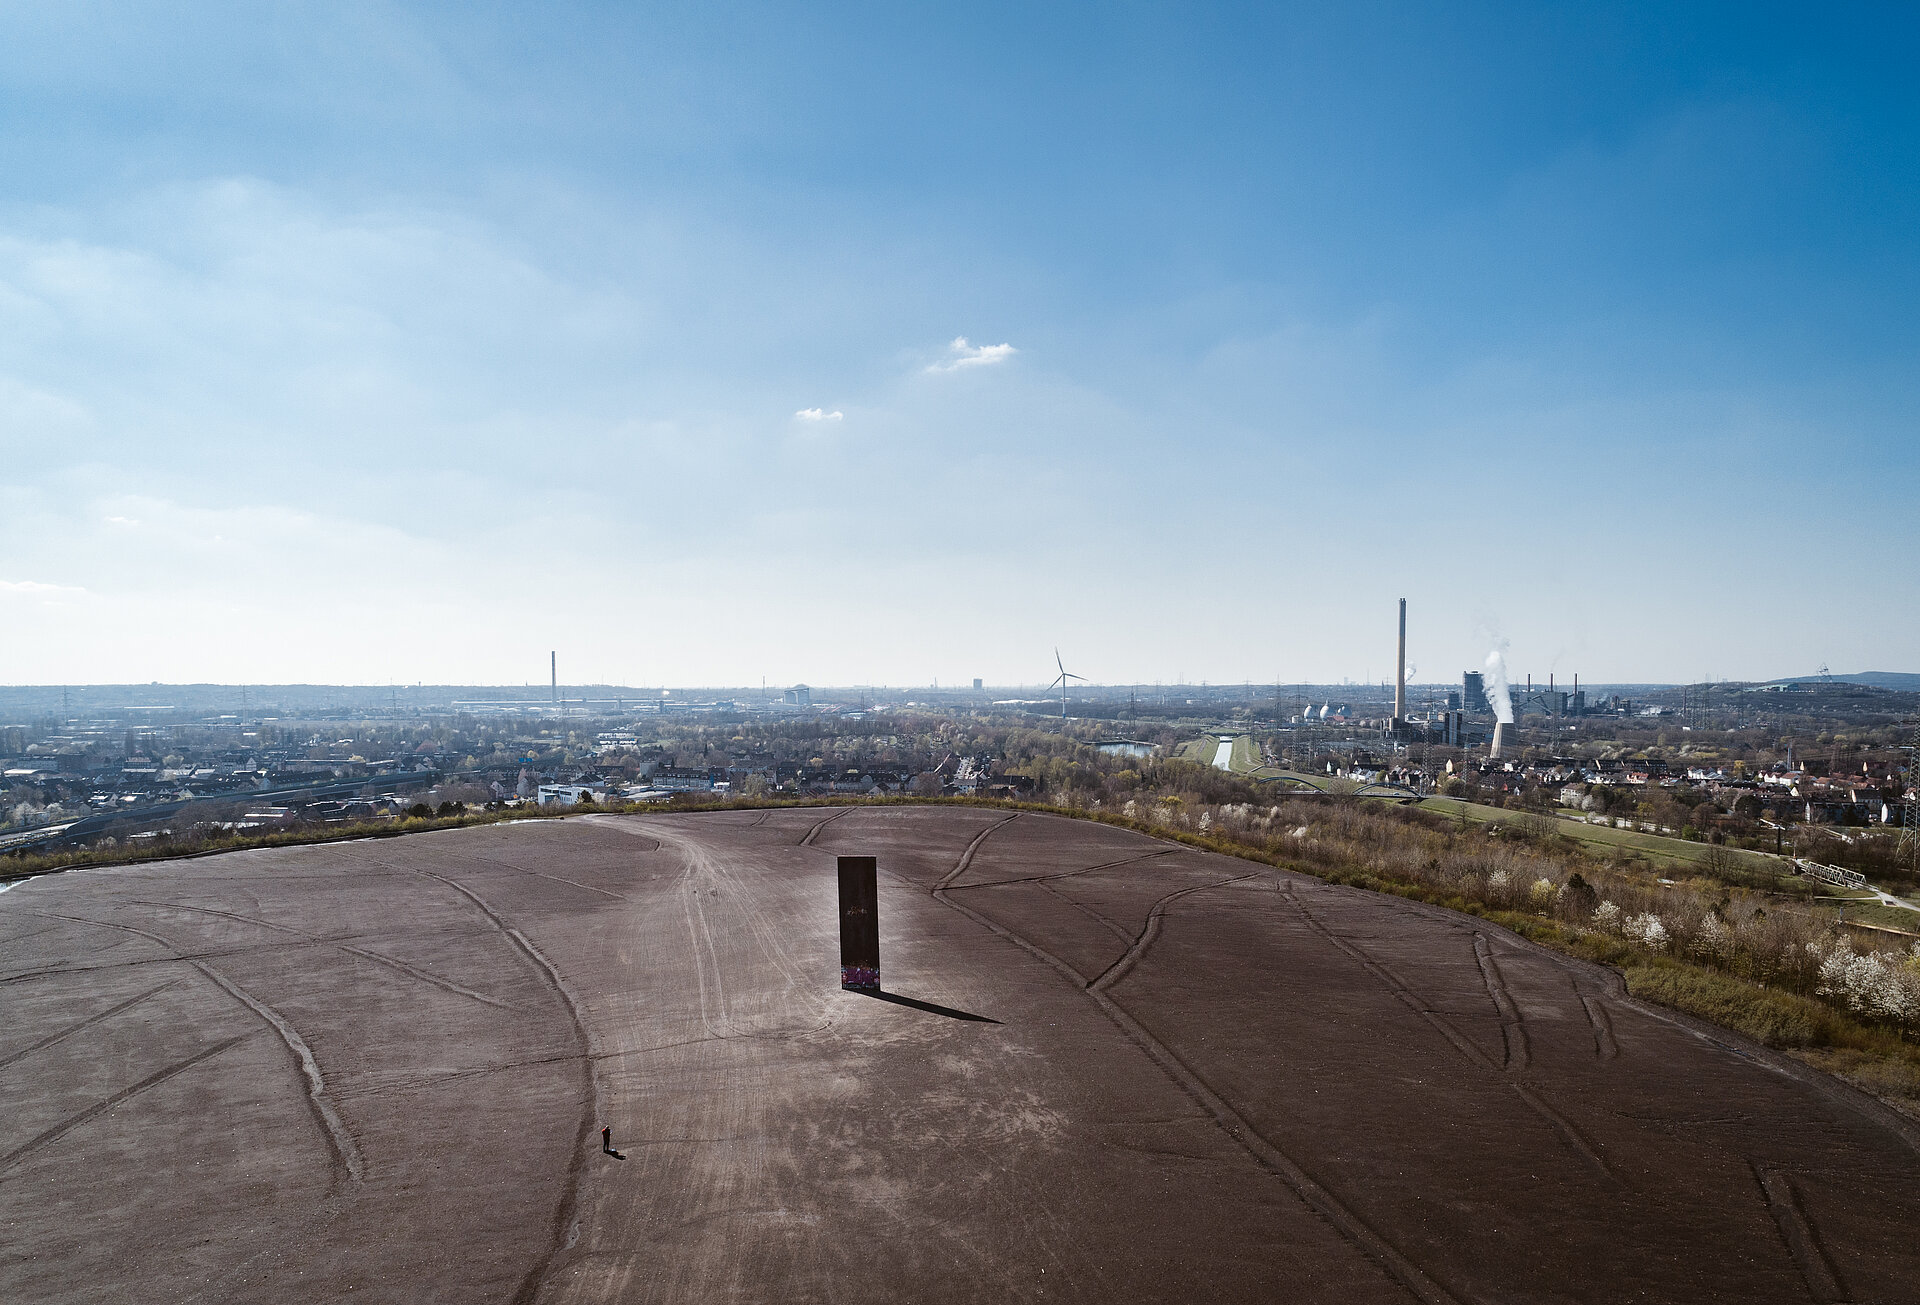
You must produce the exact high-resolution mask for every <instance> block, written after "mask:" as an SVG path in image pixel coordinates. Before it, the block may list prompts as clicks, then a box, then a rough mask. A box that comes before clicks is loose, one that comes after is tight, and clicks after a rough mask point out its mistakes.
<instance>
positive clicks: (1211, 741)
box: [1179, 734, 1260, 775]
mask: <svg viewBox="0 0 1920 1305" xmlns="http://www.w3.org/2000/svg"><path fill="white" fill-rule="evenodd" d="M1219 750H1220V740H1219V739H1216V738H1215V737H1214V736H1213V735H1211V734H1203V735H1201V736H1200V737H1199V738H1197V739H1194V740H1192V741H1190V742H1187V743H1183V744H1181V745H1180V753H1179V757H1180V760H1182V761H1191V762H1192V763H1193V764H1194V765H1196V766H1211V765H1212V764H1213V759H1214V757H1215V756H1216V755H1217V754H1218V752H1219ZM1227 769H1228V770H1230V771H1232V772H1233V773H1234V774H1236V775H1250V774H1252V773H1253V772H1254V771H1257V770H1259V769H1260V746H1259V744H1257V743H1255V742H1254V741H1253V735H1251V734H1242V735H1239V736H1238V737H1236V738H1235V739H1234V741H1233V754H1232V755H1231V756H1230V757H1228V759H1227Z"/></svg>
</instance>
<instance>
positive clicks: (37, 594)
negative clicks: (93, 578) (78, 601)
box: [0, 580, 87, 598]
mask: <svg viewBox="0 0 1920 1305" xmlns="http://www.w3.org/2000/svg"><path fill="white" fill-rule="evenodd" d="M86 592H87V591H86V590H84V589H80V588H77V587H76V586H73V585H49V584H42V583H40V581H38V580H0V597H7V598H11V597H20V598H53V597H57V596H58V595H60V594H84V593H86Z"/></svg>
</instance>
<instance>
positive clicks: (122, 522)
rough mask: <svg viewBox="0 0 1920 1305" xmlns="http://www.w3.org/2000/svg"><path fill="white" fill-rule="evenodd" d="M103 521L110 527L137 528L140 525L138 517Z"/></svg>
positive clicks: (113, 518) (114, 518)
mask: <svg viewBox="0 0 1920 1305" xmlns="http://www.w3.org/2000/svg"><path fill="white" fill-rule="evenodd" d="M105 520H106V523H107V524H108V525H110V526H137V525H139V524H140V518H138V517H107V518H105Z"/></svg>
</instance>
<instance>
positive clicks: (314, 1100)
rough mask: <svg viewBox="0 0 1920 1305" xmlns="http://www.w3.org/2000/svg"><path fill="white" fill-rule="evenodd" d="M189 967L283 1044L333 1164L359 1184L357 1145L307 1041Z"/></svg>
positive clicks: (256, 1003)
mask: <svg viewBox="0 0 1920 1305" xmlns="http://www.w3.org/2000/svg"><path fill="white" fill-rule="evenodd" d="M193 968H194V969H196V970H198V971H200V973H202V974H204V975H206V976H207V977H208V978H209V979H212V980H213V981H214V982H215V983H217V984H218V985H220V987H221V988H223V989H225V990H226V992H227V993H228V995H230V996H232V997H233V998H234V999H236V1000H237V1001H239V1002H240V1003H241V1004H242V1005H244V1006H245V1007H247V1009H249V1010H251V1011H252V1012H253V1013H254V1014H256V1015H258V1016H259V1017H260V1018H261V1019H263V1020H265V1021H266V1022H267V1023H268V1024H269V1025H271V1026H272V1028H273V1031H274V1032H275V1033H278V1034H279V1035H280V1040H281V1041H282V1042H284V1043H286V1044H287V1050H288V1051H291V1052H292V1053H293V1058H294V1060H295V1061H296V1062H297V1063H298V1065H299V1070H300V1073H301V1075H302V1076H303V1077H304V1078H305V1079H306V1080H307V1108H308V1109H309V1110H311V1111H312V1112H313V1116H314V1119H315V1121H316V1122H317V1123H318V1124H319V1125H320V1131H321V1132H322V1133H323V1134H325V1135H326V1138H327V1141H328V1144H329V1146H330V1147H331V1149H332V1152H333V1156H334V1160H335V1162H336V1163H337V1165H338V1166H339V1167H340V1168H342V1169H344V1170H345V1171H346V1174H347V1177H348V1178H350V1179H351V1180H352V1181H353V1182H355V1183H358V1182H360V1181H361V1180H362V1179H363V1178H364V1177H365V1176H366V1170H365V1167H364V1165H363V1164H362V1162H361V1159H360V1147H359V1144H358V1143H356V1142H355V1141H354V1137H353V1134H352V1133H350V1132H349V1131H347V1125H346V1122H345V1121H344V1120H342V1119H341V1118H340V1112H339V1111H337V1110H335V1109H334V1108H333V1101H332V1099H331V1098H330V1097H329V1096H328V1095H327V1081H326V1079H325V1078H324V1077H322V1076H321V1073H320V1062H319V1061H318V1060H317V1059H316V1058H315V1057H314V1054H313V1048H312V1047H310V1046H308V1045H307V1040H306V1039H305V1038H303V1037H301V1036H300V1033H299V1030H297V1029H295V1028H294V1027H293V1025H292V1024H290V1023H288V1022H287V1019H286V1017H285V1016H283V1015H282V1014H280V1012H279V1011H277V1010H275V1009H274V1008H273V1007H271V1006H269V1005H267V1004H266V1003H265V1002H263V1001H261V1000H260V999H259V998H257V997H254V996H253V995H252V994H250V993H248V992H246V991H245V990H244V989H242V988H241V987H240V985H239V984H237V983H235V982H234V981H233V980H232V979H229V978H228V977H227V976H226V975H224V974H222V973H220V971H218V970H216V969H214V968H213V967H212V966H211V965H203V964H201V963H200V962H199V961H195V962H194V963H193Z"/></svg>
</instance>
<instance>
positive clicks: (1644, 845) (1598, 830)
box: [1420, 797, 1784, 874]
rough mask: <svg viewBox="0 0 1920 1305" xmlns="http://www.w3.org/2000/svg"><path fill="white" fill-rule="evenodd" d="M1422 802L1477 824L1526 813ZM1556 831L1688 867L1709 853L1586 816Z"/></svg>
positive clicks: (1752, 859) (1769, 863)
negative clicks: (1595, 822)
mask: <svg viewBox="0 0 1920 1305" xmlns="http://www.w3.org/2000/svg"><path fill="white" fill-rule="evenodd" d="M1420 806H1421V808H1422V809H1423V810H1427V811H1433V812H1437V813H1439V814H1440V815H1443V816H1452V817H1454V818H1456V819H1457V818H1459V817H1460V816H1462V815H1464V816H1465V817H1466V819H1467V820H1469V821H1471V822H1473V823H1475V824H1486V823H1490V822H1496V821H1498V822H1503V823H1504V822H1512V821H1515V820H1518V819H1520V818H1522V817H1523V816H1525V815H1526V814H1527V813H1526V812H1523V811H1509V810H1506V809H1504V808H1501V807H1489V806H1482V805H1480V804H1479V803H1478V802H1462V801H1460V800H1459V799H1458V798H1442V797H1432V798H1427V799H1425V800H1423V801H1422V802H1421V803H1420ZM1554 832H1556V833H1560V834H1564V835H1566V836H1567V837H1568V838H1571V839H1573V840H1574V841H1575V842H1576V843H1584V844H1586V845H1587V846H1589V847H1600V848H1619V849H1624V850H1626V851H1631V852H1638V853H1640V854H1641V855H1643V856H1646V857H1649V858H1651V859H1652V860H1655V861H1665V862H1667V863H1669V864H1672V865H1680V866H1689V867H1690V866H1693V865H1695V864H1696V863H1698V862H1699V861H1700V860H1701V859H1702V858H1704V857H1705V856H1706V854H1707V847H1708V846H1709V845H1708V844H1706V843H1695V842H1691V841H1689V840H1687V839H1684V838H1670V837H1668V836H1667V835H1665V834H1643V833H1641V832H1640V831H1639V830H1637V829H1615V828H1613V827H1612V826H1611V825H1589V824H1587V823H1586V822H1585V821H1583V820H1578V819H1568V818H1565V817H1560V818H1558V821H1557V824H1556V827H1555V831H1554ZM1733 855H1734V857H1735V858H1736V861H1737V863H1738V864H1739V865H1740V867H1741V868H1742V869H1746V870H1759V871H1762V872H1768V873H1774V874H1780V873H1784V872H1783V871H1782V870H1781V866H1782V864H1783V863H1782V862H1780V861H1777V860H1775V859H1774V858H1773V857H1770V856H1766V855H1764V854H1762V853H1759V852H1745V851H1735V852H1734V854H1733Z"/></svg>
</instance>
